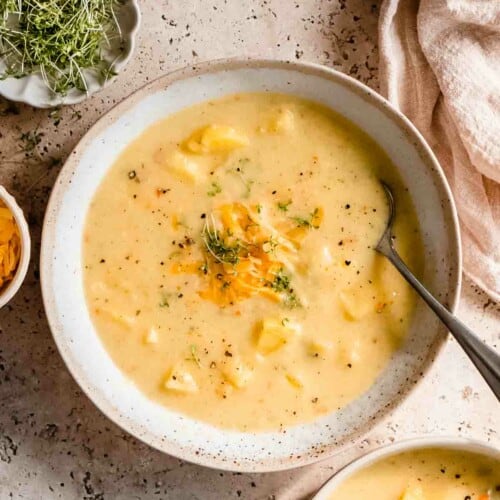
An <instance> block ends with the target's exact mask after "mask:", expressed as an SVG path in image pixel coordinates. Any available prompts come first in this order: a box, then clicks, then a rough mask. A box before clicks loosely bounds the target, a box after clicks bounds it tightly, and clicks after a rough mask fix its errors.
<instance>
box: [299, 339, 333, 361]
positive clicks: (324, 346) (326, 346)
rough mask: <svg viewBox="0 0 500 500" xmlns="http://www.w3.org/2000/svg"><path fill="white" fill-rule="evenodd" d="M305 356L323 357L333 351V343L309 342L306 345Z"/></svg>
mask: <svg viewBox="0 0 500 500" xmlns="http://www.w3.org/2000/svg"><path fill="white" fill-rule="evenodd" d="M306 348H307V354H309V356H314V357H316V358H318V357H320V356H324V355H325V354H327V353H328V352H330V351H331V350H332V349H333V343H332V342H328V341H322V340H311V341H310V342H308V343H307V344H306Z"/></svg>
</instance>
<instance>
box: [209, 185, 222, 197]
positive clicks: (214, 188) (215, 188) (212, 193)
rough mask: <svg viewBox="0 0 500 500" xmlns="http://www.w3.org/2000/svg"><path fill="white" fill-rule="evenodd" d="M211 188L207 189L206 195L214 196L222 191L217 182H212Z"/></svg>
mask: <svg viewBox="0 0 500 500" xmlns="http://www.w3.org/2000/svg"><path fill="white" fill-rule="evenodd" d="M211 186H212V188H211V189H210V190H209V191H207V194H208V196H215V195H216V194H219V193H222V188H221V186H220V184H219V183H218V182H212V184H211Z"/></svg>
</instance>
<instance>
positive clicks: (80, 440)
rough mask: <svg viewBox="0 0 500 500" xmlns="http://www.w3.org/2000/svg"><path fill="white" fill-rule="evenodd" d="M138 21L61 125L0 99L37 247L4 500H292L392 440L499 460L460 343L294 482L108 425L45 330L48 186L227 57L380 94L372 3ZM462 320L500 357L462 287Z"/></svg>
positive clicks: (10, 393)
mask: <svg viewBox="0 0 500 500" xmlns="http://www.w3.org/2000/svg"><path fill="white" fill-rule="evenodd" d="M141 8H142V12H143V22H142V28H141V32H140V36H139V40H138V47H137V50H136V53H135V56H134V59H133V60H132V62H131V63H130V64H129V66H128V67H127V69H126V70H125V71H124V72H123V73H122V74H121V75H120V76H119V77H118V78H117V79H116V81H115V82H114V84H113V85H112V86H110V87H109V88H108V89H106V90H105V91H103V92H102V93H100V94H98V95H96V96H94V97H93V98H92V99H89V100H88V101H87V102H84V103H83V104H81V105H78V106H75V107H72V108H64V109H62V110H61V111H60V112H56V113H50V112H49V111H47V110H45V111H43V110H34V109H33V108H30V107H28V106H23V105H11V104H9V103H7V102H6V101H4V100H2V99H0V184H4V185H5V186H6V187H7V189H9V190H10V191H11V192H12V193H13V194H14V195H15V196H16V197H18V200H19V201H20V203H21V205H22V206H23V208H24V210H25V212H26V213H27V216H28V219H29V223H30V226H31V231H32V235H33V240H34V248H33V250H34V251H33V258H32V262H31V267H30V270H29V272H28V276H27V279H26V282H25V284H24V287H23V288H22V290H21V292H20V293H19V294H18V295H17V296H16V298H15V300H14V301H12V302H11V303H10V305H9V306H7V307H5V308H4V309H2V310H1V311H0V404H1V406H0V499H2V500H3V499H4V498H15V499H17V498H23V499H29V500H36V499H44V500H45V499H47V500H49V499H55V498H64V499H77V498H84V499H88V500H99V499H124V500H125V499H127V500H128V499H160V498H162V499H181V500H184V499H186V500H189V499H203V500H205V499H207V500H221V499H226V498H244V499H252V500H253V499H280V500H281V499H294V500H295V499H303V498H308V497H309V495H311V493H313V492H314V491H316V490H317V488H318V487H319V486H320V485H321V484H322V483H323V482H324V481H325V480H326V479H327V478H328V477H329V476H330V475H331V474H332V473H333V472H335V471H336V470H337V469H338V468H339V467H341V466H342V465H343V464H345V463H347V462H348V461H350V460H351V459H353V458H355V457H357V456H359V455H360V454H362V453H364V452H365V451H367V450H369V449H372V448H374V447H376V446H377V445H378V444H380V443H389V442H391V441H393V440H395V439H402V438H405V437H410V436H415V435H423V434H436V435H438V434H439V435H460V436H467V437H472V438H476V439H480V440H483V441H489V442H490V443H492V444H494V445H495V446H497V447H498V446H500V435H499V434H498V432H499V430H500V428H499V420H500V419H499V406H498V403H497V402H496V401H495V399H494V397H493V396H492V395H491V394H490V393H489V391H488V389H487V388H486V386H485V384H484V383H483V382H482V380H481V379H480V378H479V376H478V375H477V374H476V373H475V371H474V369H472V367H471V365H470V364H469V362H468V360H467V359H466V358H465V356H464V354H462V353H461V352H460V349H459V348H458V346H457V345H456V343H455V342H452V341H450V342H449V344H448V346H447V347H446V349H445V350H444V352H443V353H442V355H441V356H440V357H439V359H438V360H437V362H436V364H435V365H434V367H433V369H432V370H431V373H430V374H429V376H428V377H427V378H426V380H424V381H423V382H422V383H421V384H420V385H419V386H418V387H417V389H416V390H415V391H414V392H413V393H412V394H411V396H410V397H409V398H408V399H407V400H406V402H405V403H404V404H403V405H402V406H401V407H400V408H399V409H398V410H397V411H395V412H394V413H393V414H392V415H391V416H390V417H389V418H387V419H386V420H385V421H384V422H383V423H382V424H381V425H380V426H379V427H378V428H377V429H376V430H375V431H373V432H372V433H371V434H370V435H369V436H366V439H364V440H363V441H361V442H360V443H359V444H358V446H356V447H352V448H351V449H348V450H346V451H345V452H343V453H342V454H341V455H338V456H335V457H333V458H331V459H329V460H327V461H324V462H321V463H319V464H317V465H312V466H308V467H305V468H302V469H298V470H293V471H289V472H279V473H272V474H254V475H250V474H233V473H229V472H219V471H215V470H210V469H206V468H203V467H199V466H196V465H191V464H188V463H185V462H182V461H180V460H177V459H175V458H172V457H169V456H166V455H163V454H161V453H159V452H157V451H155V450H153V449H151V448H149V447H148V446H146V445H144V444H142V443H141V442H139V441H137V440H136V439H134V438H132V437H131V436H129V435H128V434H126V433H125V432H123V431H122V430H121V429H119V428H118V427H116V426H115V425H114V424H112V423H111V422H110V421H109V420H107V419H106V418H105V417H104V416H103V415H101V413H100V412H99V411H98V410H97V409H96V408H95V407H94V406H93V404H92V403H91V402H90V401H89V400H88V399H87V397H86V396H85V395H84V394H83V393H82V392H81V391H80V389H79V388H78V386H77V385H76V383H75V382H74V381H73V379H72V378H71V376H70V375H69V373H68V371H67V370H66V368H65V366H64V365H63V363H62V361H61V358H60V357H59V354H58V353H57V351H56V348H55V345H54V342H53V340H52V337H51V335H50V332H49V329H48V326H47V322H46V320H45V316H44V312H43V307H42V301H41V297H40V286H39V273H38V253H39V244H40V232H41V227H42V220H43V213H44V210H45V206H46V203H47V199H48V196H49V193H50V189H51V186H52V185H53V183H54V181H55V179H56V176H57V173H58V172H59V170H60V167H61V164H62V162H64V159H65V158H66V156H67V155H68V153H69V152H70V151H71V149H72V148H73V147H74V146H75V144H76V143H77V142H78V140H79V139H80V137H81V136H82V135H83V133H84V132H85V131H86V130H87V129H88V128H89V127H90V125H92V123H94V122H95V120H96V119H97V118H98V117H99V116H101V115H102V114H103V113H105V112H106V111H107V110H108V109H109V108H110V107H112V106H113V104H115V103H117V102H119V101H120V100H121V99H123V98H124V97H126V96H127V95H129V94H130V93H131V92H132V91H134V90H135V89H137V88H139V87H140V86H142V85H143V84H144V83H146V82H148V81H150V80H152V79H154V78H156V77H157V76H159V75H162V74H164V73H166V72H168V71H170V70H172V69H176V68H179V67H182V66H184V65H187V64H190V63H192V62H193V61H202V60H207V59H213V58H220V57H228V56H237V55H245V56H260V57H269V58H281V59H303V60H306V61H312V62H317V63H321V64H326V65H328V66H333V67H335V68H337V69H339V70H340V71H343V72H345V73H348V74H350V75H352V76H354V77H355V78H358V79H359V80H361V81H363V82H365V83H367V84H368V85H370V86H371V87H373V88H375V89H376V88H377V64H378V60H377V49H376V23H377V16H378V10H379V2H378V1H373V2H370V1H365V0H331V1H329V0H302V1H300V2H298V1H297V2H295V1H292V0H288V1H286V0H263V1H251V0H241V1H236V0H162V1H160V0H155V1H154V2H153V1H149V2H146V1H142V2H141ZM33 146H34V147H33ZM23 149H25V150H24V151H23ZM459 315H460V317H461V318H462V319H464V320H465V321H466V322H467V323H468V324H469V325H470V326H472V327H473V328H474V329H475V330H476V331H477V332H479V333H480V334H481V335H482V337H483V338H484V339H485V340H487V341H489V342H490V344H492V345H495V346H496V347H497V348H498V347H499V345H500V341H499V339H500V306H498V305H495V304H494V303H493V302H492V301H490V300H489V299H488V298H487V297H486V296H485V295H484V294H483V293H481V292H480V291H479V290H478V289H477V288H475V287H474V286H472V285H471V284H470V283H468V282H467V281H466V282H465V284H464V287H463V292H462V301H461V306H460V310H459Z"/></svg>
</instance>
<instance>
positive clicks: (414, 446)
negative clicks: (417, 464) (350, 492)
mask: <svg viewBox="0 0 500 500" xmlns="http://www.w3.org/2000/svg"><path fill="white" fill-rule="evenodd" d="M427 448H442V449H447V450H457V451H466V452H471V453H477V454H478V455H482V456H485V457H488V458H493V459H496V460H498V461H499V462H500V450H498V449H496V448H494V447H493V446H491V445H489V444H487V443H483V442H481V441H476V440H473V439H468V438H457V437H451V436H443V437H423V438H412V439H405V440H403V441H398V442H396V443H393V444H389V445H385V446H382V447H380V448H376V449H375V450H372V451H370V452H368V453H367V454H366V455H363V456H361V457H359V458H356V459H355V460H353V461H352V462H350V463H349V464H347V465H346V466H345V467H343V468H342V469H340V470H339V471H338V472H337V473H335V474H334V475H333V476H332V477H331V478H330V479H329V480H328V481H326V483H325V484H324V485H323V486H322V487H321V489H320V490H319V491H318V492H317V493H316V495H314V497H312V499H311V500H329V498H330V495H331V494H332V493H334V492H335V490H336V489H337V488H338V487H339V486H340V485H341V484H342V483H343V482H344V481H345V480H346V479H348V478H349V477H350V476H352V475H353V474H355V473H356V472H359V471H360V470H362V469H364V468H365V467H369V466H370V465H373V464H374V463H376V462H378V461H380V460H383V459H385V458H388V457H391V456H393V455H398V454H399V453H404V452H407V451H415V450H421V449H427Z"/></svg>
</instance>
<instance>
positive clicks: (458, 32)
mask: <svg viewBox="0 0 500 500" xmlns="http://www.w3.org/2000/svg"><path fill="white" fill-rule="evenodd" d="M379 45H380V47H379V48H380V80H381V92H382V93H383V94H384V95H385V96H386V97H387V98H388V99H389V101H391V102H392V104H394V105H395V106H396V107H397V108H399V109H400V110H401V111H402V112H403V113H404V114H405V115H406V116H407V117H408V118H409V119H410V120H411V121H412V122H413V123H414V124H415V125H416V127H417V128H418V129H419V130H420V132H421V133H422V134H423V135H424V137H425V138H426V139H427V141H428V143H429V144H430V146H431V148H432V149H433V151H434V153H435V154H436V156H437V157H438V159H439V162H440V163H441V165H442V167H443V169H444V171H445V173H446V176H447V178H448V181H449V183H450V185H451V189H452V191H453V194H454V197H455V201H456V204H457V209H458V214H459V219H460V228H461V234H462V249H463V256H464V271H465V273H466V274H467V276H469V277H470V278H471V279H472V280H473V281H475V282H476V283H477V284H478V285H479V286H481V287H482V288H483V289H484V290H485V291H486V292H488V293H489V294H490V296H491V297H492V298H493V299H495V300H496V301H500V0H421V1H420V2H418V1H417V0H385V1H384V3H383V4H382V7H381V13H380V21H379Z"/></svg>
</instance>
